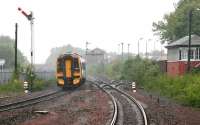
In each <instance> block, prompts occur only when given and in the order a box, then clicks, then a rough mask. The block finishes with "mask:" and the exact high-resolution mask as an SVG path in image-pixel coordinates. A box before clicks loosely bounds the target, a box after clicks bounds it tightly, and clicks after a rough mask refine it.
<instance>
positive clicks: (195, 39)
mask: <svg viewBox="0 0 200 125" xmlns="http://www.w3.org/2000/svg"><path fill="white" fill-rule="evenodd" d="M188 43H189V37H188V36H185V37H183V38H181V39H179V40H177V41H174V42H172V43H170V44H168V45H167V46H166V48H176V47H187V46H188ZM191 46H192V47H200V37H199V36H198V35H191Z"/></svg>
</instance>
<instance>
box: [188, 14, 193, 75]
mask: <svg viewBox="0 0 200 125" xmlns="http://www.w3.org/2000/svg"><path fill="white" fill-rule="evenodd" d="M191 31H192V10H190V11H189V34H188V35H189V43H188V62H187V72H190V53H191Z"/></svg>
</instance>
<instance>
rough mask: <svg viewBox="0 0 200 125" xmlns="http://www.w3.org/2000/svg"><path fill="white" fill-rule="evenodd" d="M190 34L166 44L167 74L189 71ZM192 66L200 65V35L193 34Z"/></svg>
mask: <svg viewBox="0 0 200 125" xmlns="http://www.w3.org/2000/svg"><path fill="white" fill-rule="evenodd" d="M188 39H189V38H188V36H186V37H183V38H181V39H179V40H177V41H174V42H172V43H170V44H168V45H167V46H166V48H167V50H168V52H167V74H169V75H183V74H184V73H185V72H186V71H187V59H188V42H189V41H188ZM190 59H191V63H190V65H191V68H194V67H200V37H199V36H197V35H192V36H191V53H190Z"/></svg>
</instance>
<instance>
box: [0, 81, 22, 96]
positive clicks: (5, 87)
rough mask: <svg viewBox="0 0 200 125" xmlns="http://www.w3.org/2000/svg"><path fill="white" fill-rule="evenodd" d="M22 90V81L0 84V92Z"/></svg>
mask: <svg viewBox="0 0 200 125" xmlns="http://www.w3.org/2000/svg"><path fill="white" fill-rule="evenodd" d="M23 90H24V88H23V83H22V82H21V81H18V80H14V81H13V82H9V83H6V84H1V85H0V93H10V92H13V93H15V92H22V91H23Z"/></svg>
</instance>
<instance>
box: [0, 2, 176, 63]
mask: <svg viewBox="0 0 200 125" xmlns="http://www.w3.org/2000/svg"><path fill="white" fill-rule="evenodd" d="M174 3H177V0H73V1H72V0H42V1H41V0H6V1H1V4H0V15H1V23H0V27H1V28H0V34H1V35H8V36H10V37H11V38H14V25H15V23H16V22H17V23H18V25H19V33H18V34H19V36H18V41H19V45H18V48H19V49H20V50H21V51H22V52H23V54H24V55H25V56H26V57H27V58H28V59H29V60H30V46H31V45H30V22H29V21H28V20H27V19H26V18H25V17H24V16H23V15H22V14H21V13H20V12H19V11H18V10H17V8H18V7H21V8H22V9H23V10H24V11H26V12H28V13H29V12H30V11H33V13H34V17H35V20H34V22H35V23H34V42H35V43H34V44H35V45H34V46H35V47H34V48H35V63H44V62H45V60H46V59H47V57H48V56H49V54H50V50H51V48H53V47H59V46H63V45H68V44H71V45H72V46H75V47H80V48H83V49H85V42H86V41H88V42H89V43H91V44H89V46H88V48H89V49H93V48H95V47H99V48H101V49H104V50H106V51H108V52H117V51H118V44H119V43H121V42H124V43H125V51H127V50H126V46H127V44H128V43H130V44H131V46H130V52H132V53H137V41H138V39H139V38H141V37H143V38H144V40H143V41H141V45H140V50H141V51H145V49H144V48H145V47H144V46H145V40H147V39H149V38H150V39H153V40H158V37H156V36H153V32H152V23H153V22H157V21H158V20H161V19H162V18H163V15H164V14H167V13H170V12H171V11H174V5H175V4H174ZM150 44H151V45H152V43H150ZM156 47H158V48H159V47H160V44H159V43H156ZM152 48H153V47H152V46H149V47H148V50H149V51H151V50H152Z"/></svg>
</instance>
